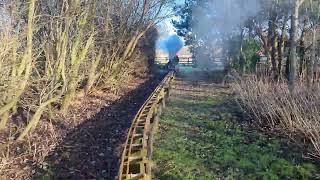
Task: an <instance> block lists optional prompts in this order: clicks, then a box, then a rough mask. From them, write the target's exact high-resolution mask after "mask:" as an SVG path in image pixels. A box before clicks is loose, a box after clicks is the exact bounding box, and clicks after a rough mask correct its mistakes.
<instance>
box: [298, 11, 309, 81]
mask: <svg viewBox="0 0 320 180" xmlns="http://www.w3.org/2000/svg"><path fill="white" fill-rule="evenodd" d="M307 23H308V18H307V16H306V17H305V18H304V21H303V29H302V32H301V38H300V66H299V76H300V78H301V79H302V78H303V77H302V76H303V69H304V62H305V55H306V47H305V34H306V31H307Z"/></svg>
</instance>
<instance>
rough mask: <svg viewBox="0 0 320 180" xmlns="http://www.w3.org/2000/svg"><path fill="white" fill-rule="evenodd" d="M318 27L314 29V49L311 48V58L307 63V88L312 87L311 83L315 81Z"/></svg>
mask: <svg viewBox="0 0 320 180" xmlns="http://www.w3.org/2000/svg"><path fill="white" fill-rule="evenodd" d="M316 32H317V31H316V27H315V26H314V27H312V48H311V57H310V59H309V61H308V62H307V86H308V87H310V86H311V82H312V79H313V69H314V66H315V62H316V46H317V39H316Z"/></svg>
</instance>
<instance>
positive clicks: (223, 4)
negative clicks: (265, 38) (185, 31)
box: [191, 0, 261, 40]
mask: <svg viewBox="0 0 320 180" xmlns="http://www.w3.org/2000/svg"><path fill="white" fill-rule="evenodd" d="M260 2H261V0H211V1H208V2H205V3H203V4H199V5H197V6H195V7H194V8H193V17H194V19H193V21H192V24H191V26H192V29H193V31H194V32H195V33H196V34H197V35H198V36H202V35H203V36H205V37H204V38H209V39H210V40H217V39H219V38H221V37H222V36H225V35H229V34H233V33H235V32H239V26H241V25H242V24H243V23H244V22H245V21H246V20H247V19H248V18H250V17H252V16H254V15H256V14H257V13H259V12H260V10H261V3H260Z"/></svg>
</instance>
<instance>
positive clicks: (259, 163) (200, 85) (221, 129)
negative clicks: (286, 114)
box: [154, 73, 320, 180]
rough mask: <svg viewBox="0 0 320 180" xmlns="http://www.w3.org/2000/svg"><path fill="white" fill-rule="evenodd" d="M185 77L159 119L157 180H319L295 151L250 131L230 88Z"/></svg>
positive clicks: (310, 164) (280, 141)
mask: <svg viewBox="0 0 320 180" xmlns="http://www.w3.org/2000/svg"><path fill="white" fill-rule="evenodd" d="M182 74H183V73H182ZM192 76H193V77H195V76H198V77H205V76H203V75H199V74H193V75H192ZM189 77H190V76H187V74H183V78H182V79H181V78H180V79H179V78H178V79H177V80H176V81H175V83H174V86H173V87H174V88H173V91H172V97H171V101H170V103H169V104H168V106H167V108H166V110H165V111H164V114H163V115H162V117H161V120H160V132H159V133H158V135H157V138H156V144H155V152H154V161H155V164H156V165H155V169H154V171H155V179H163V180H170V179H172V180H174V179H177V180H178V179H179V180H180V179H188V180H190V179H195V180H198V179H203V180H208V179H320V174H319V172H320V168H319V166H317V165H316V164H314V163H313V162H311V161H308V160H305V159H303V152H301V149H300V148H299V147H298V146H295V145H293V144H290V143H288V141H287V140H286V139H281V138H277V137H274V136H271V135H266V134H264V133H262V132H259V131H257V130H254V129H253V128H252V127H249V125H248V124H246V122H247V121H245V120H246V119H245V116H244V115H243V114H242V112H241V110H240V109H239V108H238V106H237V104H236V103H235V102H234V100H233V94H232V93H231V92H230V90H229V89H228V88H225V87H223V86H221V85H219V84H214V83H208V82H207V81H198V80H195V79H194V78H189Z"/></svg>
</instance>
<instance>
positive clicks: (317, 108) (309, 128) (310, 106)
mask: <svg viewBox="0 0 320 180" xmlns="http://www.w3.org/2000/svg"><path fill="white" fill-rule="evenodd" d="M232 88H233V90H234V91H235V92H236V93H237V95H238V100H239V103H240V105H241V106H242V108H243V109H244V110H245V111H246V112H247V113H248V114H249V115H250V116H251V119H252V120H253V123H255V124H257V125H258V126H259V127H263V128H266V127H267V128H268V129H269V130H272V131H273V132H278V133H281V134H283V135H286V136H288V137H289V138H291V139H293V140H296V141H298V142H300V143H306V145H307V146H308V150H309V152H310V153H311V154H310V155H312V156H314V157H316V158H320V119H319V117H320V94H319V90H320V89H319V86H317V85H315V86H314V87H313V88H307V87H306V86H305V85H304V84H300V85H297V89H296V91H295V92H294V93H292V94H291V93H290V92H289V90H288V87H287V84H286V83H274V82H268V81H258V80H256V79H255V78H248V79H246V80H245V81H239V82H238V83H234V84H232ZM274 130H276V131H274Z"/></svg>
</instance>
